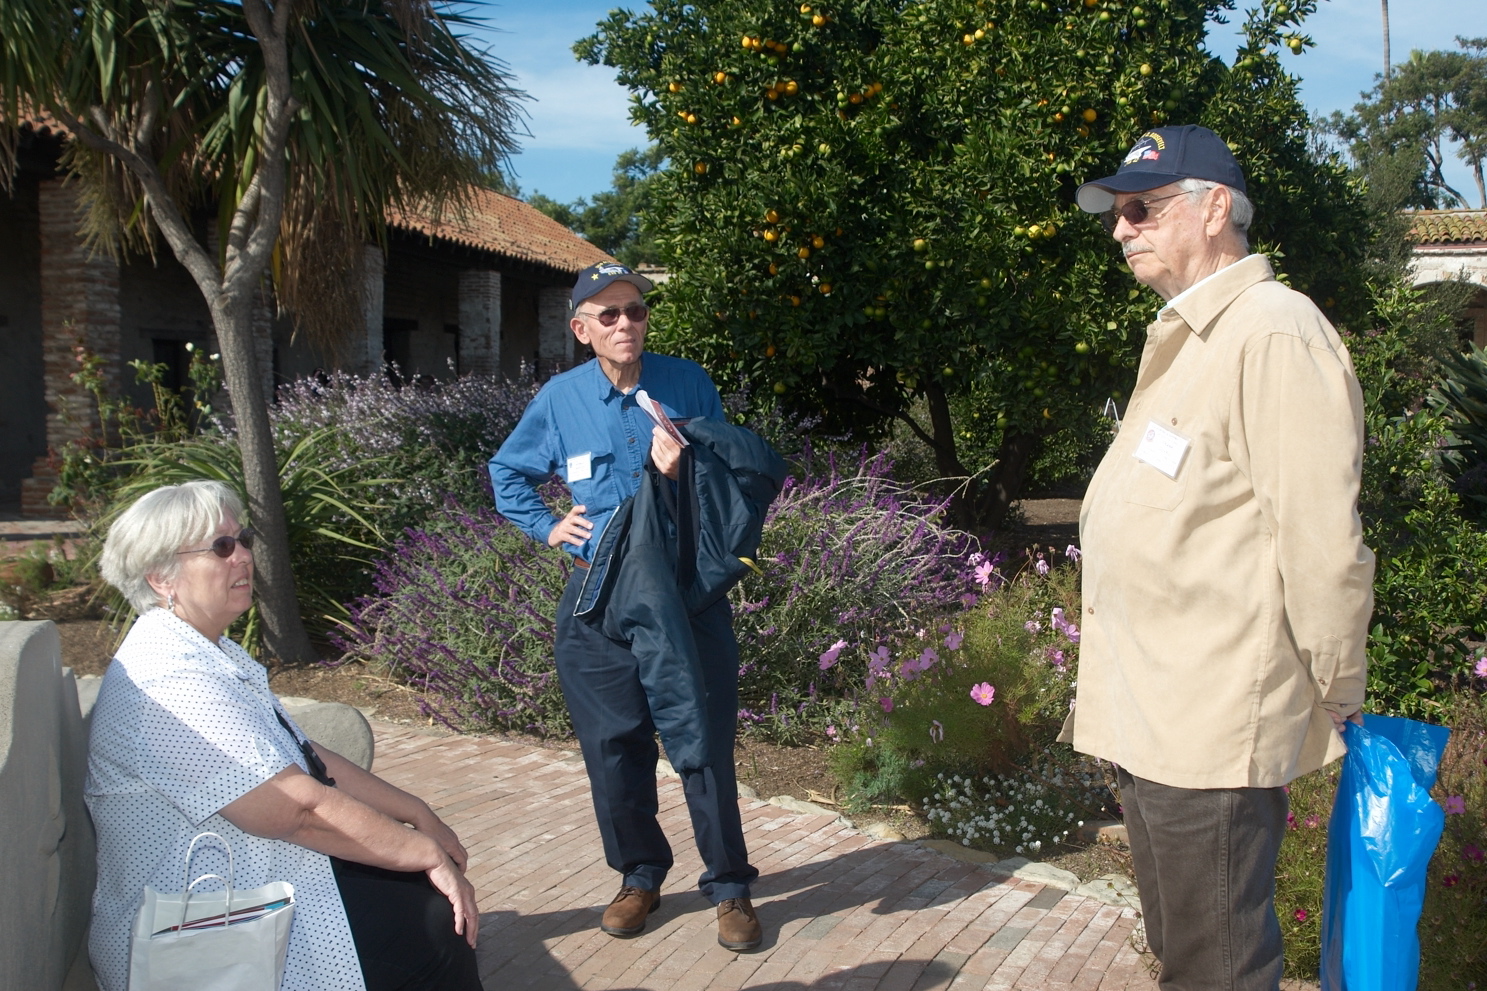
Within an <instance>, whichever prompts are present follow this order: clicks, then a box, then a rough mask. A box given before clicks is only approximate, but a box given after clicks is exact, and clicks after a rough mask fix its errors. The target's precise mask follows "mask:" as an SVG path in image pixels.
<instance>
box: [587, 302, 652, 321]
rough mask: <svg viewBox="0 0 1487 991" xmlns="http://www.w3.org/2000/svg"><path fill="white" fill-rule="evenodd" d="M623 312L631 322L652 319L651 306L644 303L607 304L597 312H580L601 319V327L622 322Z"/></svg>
mask: <svg viewBox="0 0 1487 991" xmlns="http://www.w3.org/2000/svg"><path fill="white" fill-rule="evenodd" d="M621 313H623V314H624V315H625V316H626V317H628V318H629V319H630V322H631V323H644V322H645V321H646V320H648V319H650V315H651V308H650V307H649V306H646V305H645V304H644V303H631V304H630V305H629V306H606V307H605V308H604V309H602V310H600V311H599V312H597V313H582V312H580V314H579V315H580V316H585V317H593V318H594V319H595V320H598V321H599V326H601V327H613V326H614V325H615V324H617V323H619V322H620V314H621Z"/></svg>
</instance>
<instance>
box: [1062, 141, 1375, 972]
mask: <svg viewBox="0 0 1487 991" xmlns="http://www.w3.org/2000/svg"><path fill="white" fill-rule="evenodd" d="M1078 202H1079V206H1080V207H1081V208H1082V209H1084V210H1086V211H1088V212H1090V213H1100V214H1103V216H1104V220H1105V225H1106V228H1107V229H1108V230H1109V231H1110V232H1111V234H1112V235H1113V236H1114V238H1115V239H1116V240H1117V241H1118V242H1120V244H1121V247H1122V249H1123V251H1124V254H1125V258H1126V261H1127V263H1128V264H1129V265H1130V268H1131V273H1132V274H1133V275H1134V276H1135V277H1136V279H1137V281H1139V282H1141V283H1143V284H1145V285H1147V286H1150V287H1151V288H1152V289H1155V290H1156V291H1157V294H1158V295H1160V296H1161V297H1162V298H1163V299H1164V300H1165V301H1166V305H1165V306H1164V307H1162V309H1161V310H1160V311H1159V312H1158V314H1157V317H1156V320H1155V321H1154V322H1153V323H1152V324H1151V326H1150V327H1148V328H1147V337H1146V347H1145V350H1144V352H1143V353H1142V356H1141V367H1140V371H1139V372H1138V374H1137V379H1136V387H1135V389H1134V391H1133V392H1132V394H1131V401H1130V405H1129V406H1128V408H1127V410H1126V415H1125V422H1124V423H1123V424H1122V426H1121V429H1120V433H1119V435H1118V436H1117V437H1116V439H1115V442H1114V443H1113V444H1112V445H1111V448H1110V450H1109V452H1108V453H1107V454H1106V455H1105V458H1104V460H1103V461H1102V462H1101V464H1100V467H1099V470H1098V471H1096V472H1095V476H1094V478H1093V480H1092V481H1091V482H1090V486H1089V491H1088V493H1087V494H1086V496H1085V499H1084V509H1083V513H1082V517H1081V519H1080V533H1081V538H1082V544H1083V550H1084V593H1083V596H1084V610H1085V617H1084V634H1083V642H1082V644H1081V647H1080V670H1079V685H1078V693H1077V696H1076V703H1075V707H1074V710H1073V712H1071V713H1070V716H1069V721H1068V723H1066V724H1065V727H1064V734H1063V739H1066V740H1069V741H1070V742H1072V743H1073V745H1074V747H1075V749H1077V750H1080V751H1082V752H1084V753H1088V754H1094V755H1095V756H1098V757H1102V758H1105V759H1107V760H1109V761H1111V762H1113V763H1115V764H1116V765H1117V766H1118V771H1117V777H1118V781H1119V785H1120V800H1121V803H1122V806H1123V809H1124V813H1125V818H1126V826H1127V828H1128V830H1129V833H1130V839H1131V853H1132V862H1133V864H1134V866H1135V869H1136V882H1137V886H1138V887H1139V889H1140V892H1141V909H1142V915H1143V917H1144V920H1145V924H1146V936H1147V942H1148V944H1149V945H1150V947H1151V949H1152V952H1153V953H1155V954H1156V956H1157V958H1158V959H1159V960H1160V961H1161V965H1162V970H1161V976H1160V984H1161V987H1163V988H1164V989H1182V991H1192V989H1199V988H1204V989H1206V988H1213V989H1220V988H1222V989H1225V991H1250V989H1255V991H1261V989H1263V991H1274V989H1275V988H1276V987H1277V986H1278V983H1279V981H1280V977H1281V936H1280V927H1279V925H1278V924H1277V922H1276V918H1275V905H1274V901H1275V863H1276V856H1277V854H1278V852H1279V848H1280V841H1281V837H1282V836H1283V835H1284V833H1285V829H1286V816H1287V798H1286V791H1285V789H1284V787H1283V786H1284V785H1285V784H1286V783H1287V782H1289V781H1291V780H1292V779H1293V778H1295V777H1297V776H1299V775H1302V774H1305V773H1307V772H1308V771H1313V770H1315V769H1317V768H1319V767H1321V766H1323V765H1324V764H1326V763H1328V762H1329V761H1332V760H1335V759H1337V758H1338V757H1340V756H1341V755H1342V753H1343V751H1344V747H1343V744H1342V739H1341V737H1340V735H1339V734H1338V732H1337V728H1338V727H1340V726H1341V725H1342V721H1343V720H1344V719H1346V718H1350V717H1351V718H1353V719H1355V720H1359V719H1360V717H1359V716H1358V715H1357V714H1358V712H1359V710H1360V708H1361V706H1362V704H1363V695H1364V687H1365V684H1366V671H1365V657H1364V645H1365V641H1366V638H1367V632H1368V619H1369V615H1370V613H1371V611H1372V603H1373V596H1372V581H1373V554H1372V553H1370V551H1369V550H1368V548H1367V547H1365V546H1364V545H1363V539H1362V525H1361V523H1360V521H1359V518H1358V512H1357V499H1358V485H1359V472H1360V467H1361V461H1362V454H1363V398H1362V394H1361V392H1360V390H1359V387H1358V381H1357V379H1356V378H1355V377H1354V374H1353V367H1352V361H1351V359H1350V358H1349V357H1348V352H1347V349H1346V348H1345V347H1344V346H1343V343H1342V341H1341V339H1340V338H1339V337H1338V335H1337V332H1336V331H1335V330H1333V328H1332V326H1331V324H1329V323H1328V322H1327V319H1326V318H1325V317H1324V316H1323V315H1322V313H1321V312H1320V311H1319V310H1318V309H1317V308H1316V306H1315V305H1313V304H1312V302H1311V300H1309V299H1308V298H1307V297H1305V296H1303V295H1302V294H1300V293H1298V292H1293V291H1292V290H1290V289H1287V288H1286V287H1285V286H1283V285H1281V284H1280V283H1279V282H1277V281H1276V280H1275V276H1274V274H1273V272H1272V271H1271V267H1270V263H1269V261H1268V260H1267V259H1266V258H1265V257H1264V256H1263V255H1258V254H1249V249H1248V243H1247V238H1246V234H1245V232H1246V230H1247V228H1248V226H1249V222H1250V218H1251V216H1252V215H1253V212H1254V210H1253V207H1252V206H1251V204H1250V202H1249V200H1248V199H1247V198H1246V196H1245V183H1244V175H1243V173H1242V172H1241V171H1240V168H1239V164H1238V163H1237V162H1236V161H1235V160H1234V156H1233V154H1232V153H1231V152H1230V151H1229V148H1228V147H1227V146H1226V145H1225V144H1224V142H1223V140H1222V139H1220V138H1219V137H1218V136H1217V135H1216V134H1214V133H1213V132H1212V131H1210V130H1208V129H1206V128H1202V127H1194V126H1187V127H1163V128H1158V129H1156V130H1154V131H1150V132H1147V133H1146V134H1143V135H1142V136H1141V138H1140V139H1139V140H1138V141H1137V142H1136V144H1135V146H1134V147H1132V148H1131V150H1130V152H1129V153H1128V154H1127V155H1126V158H1125V161H1124V163H1123V164H1122V165H1121V167H1120V169H1119V170H1118V171H1117V172H1116V174H1115V175H1113V176H1110V177H1109V178H1105V179H1099V180H1096V181H1094V182H1089V183H1085V184H1084V185H1083V186H1081V187H1080V189H1079V192H1078Z"/></svg>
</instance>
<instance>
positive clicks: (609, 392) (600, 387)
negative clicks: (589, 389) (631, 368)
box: [589, 351, 650, 403]
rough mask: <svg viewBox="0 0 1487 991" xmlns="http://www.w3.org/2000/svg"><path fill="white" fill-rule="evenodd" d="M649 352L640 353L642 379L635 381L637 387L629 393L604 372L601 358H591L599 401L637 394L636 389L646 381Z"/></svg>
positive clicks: (592, 372) (590, 362) (595, 390)
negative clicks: (619, 387)
mask: <svg viewBox="0 0 1487 991" xmlns="http://www.w3.org/2000/svg"><path fill="white" fill-rule="evenodd" d="M649 353H650V352H648V351H642V352H641V353H640V381H639V382H636V383H635V388H634V389H631V390H630V391H629V393H624V392H621V391H620V390H619V389H616V388H615V387H614V383H613V382H611V381H609V376H608V375H605V374H604V369H602V368H600V367H599V359H598V358H590V359H589V364H590V365H592V366H593V368H592V370H591V374H592V375H593V377H594V381H593V385H594V395H595V396H597V397H598V399H599V401H600V402H601V403H608V402H609V401H610V400H611V399H615V398H619V399H620V400H623V399H624V398H625V396H626V395H631V396H633V395H635V392H636V389H639V388H641V382H643V381H645V356H646V355H647V354H649Z"/></svg>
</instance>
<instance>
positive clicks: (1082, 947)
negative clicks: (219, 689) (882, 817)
mask: <svg viewBox="0 0 1487 991" xmlns="http://www.w3.org/2000/svg"><path fill="white" fill-rule="evenodd" d="M373 727H374V729H375V732H376V735H377V759H376V765H375V770H376V771H377V773H378V774H380V775H381V776H382V777H384V778H386V779H387V780H389V781H391V782H393V783H394V784H397V785H398V786H400V787H402V788H406V789H408V790H409V791H411V792H413V793H415V794H417V795H419V796H421V797H422V798H424V799H425V800H426V801H428V802H429V804H430V805H432V806H433V807H434V809H435V810H436V811H437V812H438V813H439V814H440V815H441V816H443V817H444V819H445V820H446V821H447V822H448V823H449V824H450V825H451V826H453V827H454V829H455V830H456V831H457V832H458V833H459V835H460V838H461V840H463V841H464V843H465V845H466V847H467V848H468V849H469V851H470V880H471V881H472V883H473V884H474V885H475V890H476V891H478V892H480V893H481V900H480V907H481V926H480V950H479V954H480V964H481V977H482V979H483V980H484V982H485V986H486V987H487V988H491V989H493V991H494V989H499V991H519V989H520V991H528V989H530V991H574V989H578V988H584V989H591V991H621V989H644V991H702V989H704V988H705V989H709V991H735V989H743V988H768V989H770V991H804V989H806V988H811V989H820V991H939V989H952V991H979V989H983V988H985V989H991V991H1002V989H1013V988H1015V989H1019V991H1024V989H1025V991H1039V989H1066V988H1067V989H1079V991H1095V989H1125V988H1129V989H1134V991H1150V989H1154V988H1155V986H1156V985H1155V982H1153V981H1152V980H1151V978H1150V977H1149V976H1148V975H1147V971H1146V966H1145V964H1144V962H1143V960H1142V959H1141V957H1140V956H1139V955H1138V954H1137V953H1136V952H1135V951H1134V950H1132V949H1131V946H1130V943H1129V936H1130V934H1131V931H1132V929H1133V928H1134V927H1135V924H1136V919H1135V915H1134V913H1133V912H1131V911H1130V910H1129V909H1120V908H1115V907H1112V906H1109V905H1105V904H1102V903H1100V902H1098V901H1095V900H1092V899H1088V898H1082V897H1078V896H1075V895H1072V894H1068V893H1066V892H1064V891H1062V890H1060V889H1058V888H1051V887H1044V886H1042V885H1039V884H1036V883H1034V882H1030V881H1025V880H1018V879H1014V878H1008V877H1005V876H1003V875H1000V874H996V873H993V872H991V871H990V870H988V869H987V868H986V867H984V866H979V865H973V864H965V863H961V862H959V861H956V860H952V859H950V858H948V857H945V856H943V855H941V854H939V853H936V852H934V851H931V850H926V849H923V848H920V847H916V846H913V845H911V844H907V843H886V842H881V841H877V840H873V839H870V838H869V837H867V836H864V835H863V834H861V833H859V832H857V831H856V830H852V829H846V828H843V827H842V826H840V825H839V824H838V823H837V821H836V820H835V819H834V818H833V817H830V816H820V815H799V814H796V813H791V812H787V811H785V810H783V809H780V808H777V807H775V806H772V805H768V804H766V803H764V802H758V801H748V802H745V803H744V809H743V821H744V830H745V832H746V833H747V835H748V840H749V852H750V857H751V859H752V860H753V862H754V864H755V865H756V866H757V867H758V868H759V870H760V874H761V877H760V878H759V880H758V881H757V882H756V883H755V886H754V904H755V907H756V908H757V909H758V911H759V918H760V921H761V922H762V923H763V924H764V945H763V946H762V947H761V948H760V949H759V950H757V951H756V952H753V953H743V954H738V953H731V952H729V951H727V950H724V949H723V948H722V947H720V946H718V945H717V935H716V926H715V921H714V920H715V915H714V912H713V909H712V906H710V905H709V904H708V903H707V902H706V901H705V900H704V899H703V898H702V896H701V895H699V894H698V893H697V891H696V888H695V887H694V884H695V879H696V877H697V875H698V874H699V873H700V872H701V863H700V861H699V860H698V859H697V852H696V849H695V848H694V847H693V845H692V840H691V827H690V825H689V822H688V819H687V812H686V805H685V803H684V801H683V799H682V795H681V788H680V785H679V783H678V782H676V781H674V780H668V781H663V782H661V789H660V794H661V822H662V825H663V826H664V827H665V829H666V832H667V835H668V836H669V837H671V840H672V846H673V847H674V848H675V852H676V860H677V862H676V867H675V868H674V869H673V871H672V874H671V877H670V879H669V880H668V882H667V887H666V888H665V890H664V892H663V897H662V901H661V907H660V909H659V910H658V911H657V912H656V913H655V914H654V915H652V916H651V918H650V923H649V925H648V926H647V928H646V931H645V933H644V934H643V935H641V936H639V937H637V938H635V939H629V940H619V939H615V938H613V937H610V936H606V935H604V934H603V933H601V932H599V929H598V924H599V915H600V913H601V912H602V911H603V909H604V906H605V905H606V904H608V902H609V899H610V898H611V897H612V896H613V894H614V892H615V891H617V890H618V886H619V878H618V876H617V875H616V874H615V873H614V872H613V871H611V870H610V869H609V868H608V867H607V866H606V865H605V864H604V861H603V858H602V855H601V853H600V848H599V836H598V830H597V829H596V827H595V826H594V816H593V810H592V808H591V806H590V804H589V792H588V780H587V778H585V776H584V772H583V762H582V760H581V759H580V758H579V757H578V755H577V754H576V753H574V754H566V753H565V752H555V751H550V750H540V749H535V748H532V747H529V746H525V745H522V744H517V743H509V742H505V741H500V740H491V739H483V738H479V737H434V736H426V735H422V734H419V733H418V732H416V731H413V730H410V729H408V728H406V727H402V726H394V725H391V724H387V723H373Z"/></svg>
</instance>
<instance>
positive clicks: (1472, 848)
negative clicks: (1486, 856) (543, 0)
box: [1461, 843, 1483, 864]
mask: <svg viewBox="0 0 1487 991" xmlns="http://www.w3.org/2000/svg"><path fill="white" fill-rule="evenodd" d="M1482 856H1483V854H1482V851H1481V849H1480V848H1479V847H1477V845H1476V844H1474V843H1467V844H1466V845H1464V846H1463V847H1462V848H1461V859H1462V860H1473V861H1476V862H1477V863H1479V864H1480V863H1481V862H1482Z"/></svg>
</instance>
